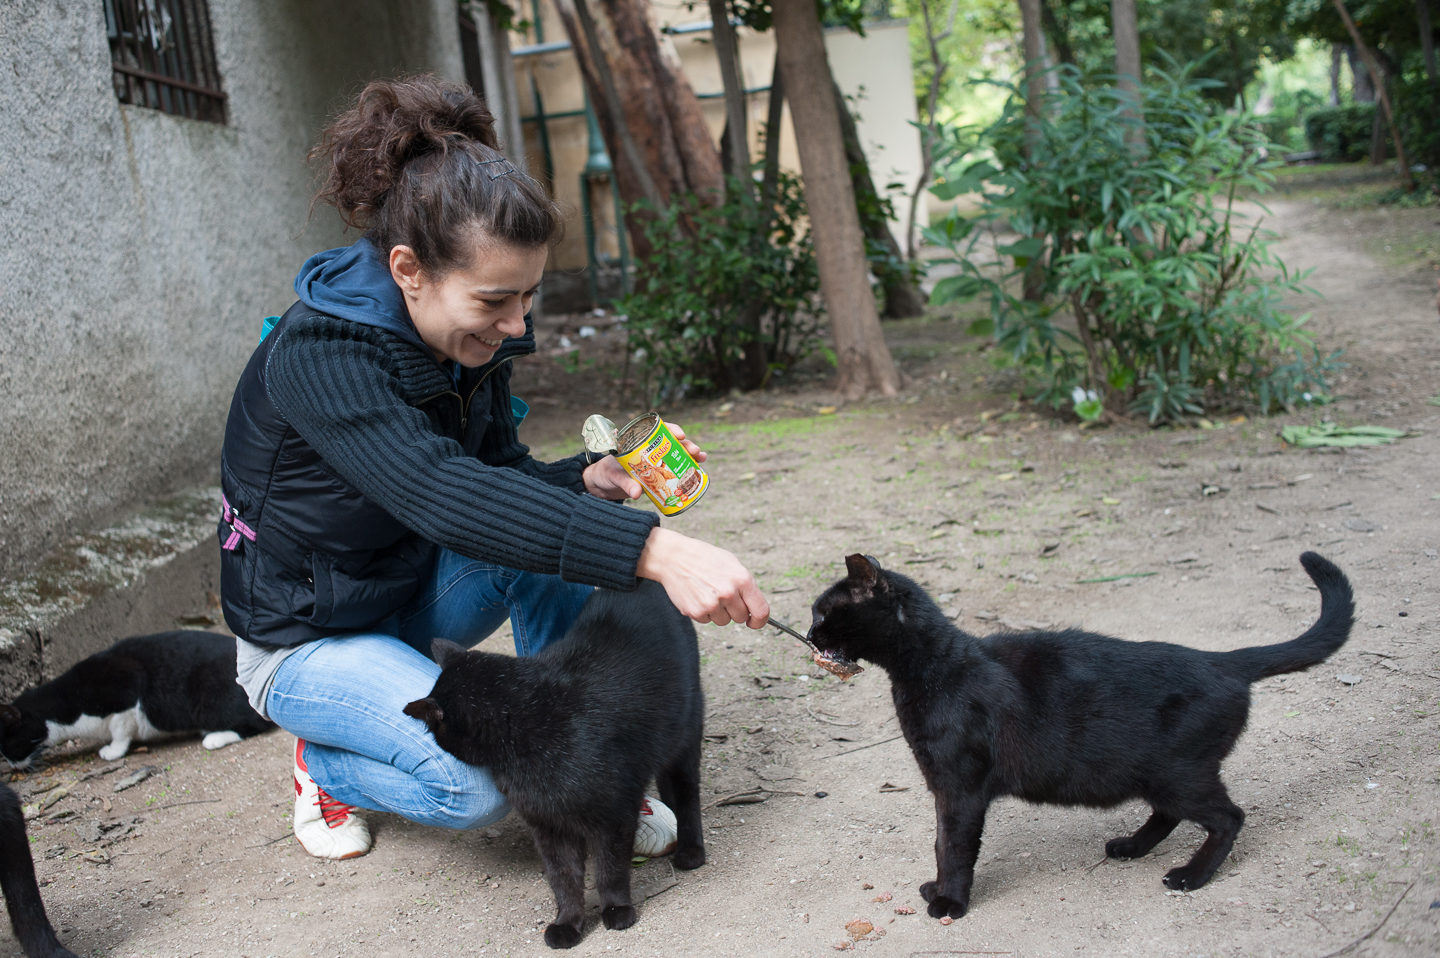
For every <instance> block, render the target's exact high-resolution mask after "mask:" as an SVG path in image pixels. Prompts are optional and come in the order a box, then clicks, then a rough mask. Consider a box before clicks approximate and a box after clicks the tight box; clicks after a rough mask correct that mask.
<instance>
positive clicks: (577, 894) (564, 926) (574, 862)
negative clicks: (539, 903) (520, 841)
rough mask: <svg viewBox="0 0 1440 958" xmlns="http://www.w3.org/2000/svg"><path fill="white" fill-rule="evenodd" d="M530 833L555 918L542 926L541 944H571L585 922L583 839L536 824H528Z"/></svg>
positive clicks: (559, 945) (551, 945) (578, 937)
mask: <svg viewBox="0 0 1440 958" xmlns="http://www.w3.org/2000/svg"><path fill="white" fill-rule="evenodd" d="M530 834H531V836H532V837H533V838H534V839H535V850H536V851H537V852H539V853H540V860H541V861H542V862H544V864H545V880H546V881H548V882H549V883H550V891H551V892H553V893H554V895H555V905H556V914H555V920H554V921H553V922H551V923H550V925H549V927H547V928H546V929H545V944H547V945H549V946H550V947H551V948H573V947H575V946H576V945H578V944H580V939H581V937H583V936H582V934H581V926H582V925H583V924H584V923H585V839H584V838H581V837H579V836H577V835H566V834H564V833H562V832H560V831H559V830H558V829H552V828H547V827H544V826H539V825H531V826H530Z"/></svg>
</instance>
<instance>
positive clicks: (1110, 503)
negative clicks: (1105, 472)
mask: <svg viewBox="0 0 1440 958" xmlns="http://www.w3.org/2000/svg"><path fill="white" fill-rule="evenodd" d="M1100 501H1101V502H1102V503H1103V504H1105V505H1107V506H1118V505H1120V500H1119V499H1114V498H1111V497H1110V496H1106V497H1105V498H1103V499H1101V500H1100Z"/></svg>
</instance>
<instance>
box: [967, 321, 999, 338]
mask: <svg viewBox="0 0 1440 958" xmlns="http://www.w3.org/2000/svg"><path fill="white" fill-rule="evenodd" d="M965 332H967V333H969V334H970V335H971V336H994V335H995V320H993V319H990V318H989V317H986V318H983V319H977V320H974V321H972V322H971V323H970V325H969V326H966V327H965Z"/></svg>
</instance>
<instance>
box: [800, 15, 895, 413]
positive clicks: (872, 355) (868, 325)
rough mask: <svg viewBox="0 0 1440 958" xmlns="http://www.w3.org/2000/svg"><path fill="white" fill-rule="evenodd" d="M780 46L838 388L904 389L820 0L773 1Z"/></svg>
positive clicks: (861, 392)
mask: <svg viewBox="0 0 1440 958" xmlns="http://www.w3.org/2000/svg"><path fill="white" fill-rule="evenodd" d="M772 10H773V15H774V26H775V44H776V50H777V56H778V57H779V60H780V70H781V72H782V73H783V74H784V78H785V96H786V98H787V99H789V101H790V107H791V109H790V117H791V121H792V123H793V124H794V127H795V140H796V145H797V146H798V148H799V152H800V168H801V170H802V172H803V176H804V187H805V204H806V206H807V207H808V209H809V212H810V234H811V236H812V237H813V238H814V241H815V259H816V265H817V266H818V267H819V272H820V290H821V293H822V295H823V296H824V297H825V308H826V310H827V311H828V312H829V315H830V328H831V330H832V331H833V332H834V337H835V356H836V360H837V362H838V364H839V367H840V368H839V376H838V381H837V383H836V387H837V388H838V389H839V391H840V392H841V393H842V394H843V395H844V396H846V397H847V398H851V399H859V398H861V397H862V396H865V395H866V394H868V393H872V392H878V393H880V394H882V395H885V396H893V395H895V394H897V393H898V392H899V391H900V374H899V371H898V370H897V369H896V368H895V363H894V360H893V359H891V357H890V349H889V347H888V346H886V345H885V337H884V334H883V332H882V331H881V329H880V317H879V316H878V315H877V314H876V312H875V296H874V293H872V292H871V290H870V282H869V280H868V279H867V278H866V273H867V271H868V270H867V264H866V261H865V237H864V234H863V233H861V231H860V216H859V213H858V212H857V211H856V209H855V191H854V190H853V189H852V188H851V186H850V171H849V170H848V169H846V163H845V141H844V138H843V137H842V135H841V131H840V117H839V114H838V113H837V111H836V109H835V92H834V85H833V84H834V81H833V80H832V79H831V76H830V65H829V63H828V62H827V61H826V58H825V37H824V34H822V33H821V30H820V20H819V18H818V16H817V14H816V9H815V3H814V0H773V3H772Z"/></svg>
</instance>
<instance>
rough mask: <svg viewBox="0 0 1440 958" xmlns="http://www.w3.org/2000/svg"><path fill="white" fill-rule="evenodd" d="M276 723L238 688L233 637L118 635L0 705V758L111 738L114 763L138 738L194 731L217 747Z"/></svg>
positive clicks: (26, 759) (24, 764)
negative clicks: (102, 648) (263, 715)
mask: <svg viewBox="0 0 1440 958" xmlns="http://www.w3.org/2000/svg"><path fill="white" fill-rule="evenodd" d="M273 727H274V726H273V724H272V723H270V722H267V721H265V720H264V719H263V718H261V717H260V716H259V714H257V713H256V711H255V710H254V709H253V708H251V707H250V703H249V702H248V701H247V700H246V698H245V690H244V689H242V688H240V686H239V685H237V684H236V683H235V640H234V639H232V638H229V637H227V636H223V635H216V634H215V633H213V632H198V631H188V630H184V631H179V632H161V633H159V634H158V635H141V636H136V637H134V638H130V639H122V640H121V641H119V642H116V643H115V644H114V645H112V646H111V647H110V648H108V649H106V650H105V651H104V652H97V653H95V654H94V655H92V656H90V657H89V658H88V659H85V660H84V661H82V662H77V663H76V664H75V665H73V666H71V667H70V668H69V669H67V670H66V671H65V672H64V673H63V674H62V675H61V676H60V677H59V678H57V679H54V680H53V681H50V682H46V683H45V684H44V685H40V686H37V687H36V688H33V689H31V690H29V691H28V692H22V693H21V694H20V696H19V698H17V699H16V700H15V703H14V704H13V705H0V754H3V755H4V757H5V759H6V760H7V761H9V763H10V764H11V766H13V767H14V768H28V767H29V766H30V765H31V763H32V762H33V761H34V760H35V758H36V757H37V756H38V755H39V754H40V753H41V752H42V751H44V749H45V748H46V747H48V746H53V745H58V744H60V743H61V742H64V741H66V740H67V739H72V738H73V739H102V740H103V739H109V740H110V744H109V745H106V746H105V747H103V748H101V749H100V757H101V758H103V759H105V760H106V761H107V762H113V761H115V760H116V759H119V758H121V757H122V756H124V755H125V753H126V752H128V751H129V750H130V743H131V742H132V741H136V740H138V741H141V742H148V741H152V740H154V739H158V738H166V737H169V736H172V735H181V734H184V733H187V732H201V733H203V734H204V735H205V738H204V741H203V743H202V744H204V746H205V747H206V748H208V749H217V748H224V747H225V746H226V745H230V744H233V743H235V742H238V741H240V740H241V739H242V738H249V737H250V736H252V735H258V734H259V733H261V732H264V731H265V730H267V729H270V728H273Z"/></svg>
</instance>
